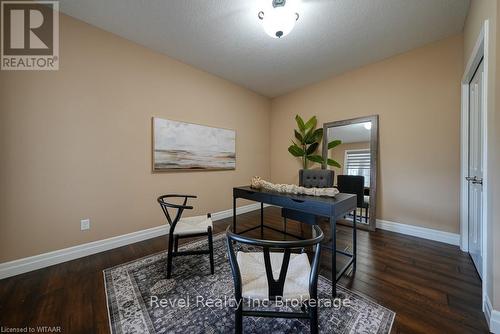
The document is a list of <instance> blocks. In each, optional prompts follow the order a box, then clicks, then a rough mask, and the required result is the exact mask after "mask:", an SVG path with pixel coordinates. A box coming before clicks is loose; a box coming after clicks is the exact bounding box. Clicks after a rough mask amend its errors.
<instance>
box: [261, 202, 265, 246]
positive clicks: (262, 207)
mask: <svg viewBox="0 0 500 334" xmlns="http://www.w3.org/2000/svg"><path fill="white" fill-rule="evenodd" d="M260 237H261V238H262V239H264V203H262V202H260Z"/></svg>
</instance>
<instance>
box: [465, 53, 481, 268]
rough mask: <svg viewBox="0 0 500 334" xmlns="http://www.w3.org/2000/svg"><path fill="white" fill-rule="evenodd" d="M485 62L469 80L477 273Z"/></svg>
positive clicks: (472, 249) (472, 243)
mask: <svg viewBox="0 0 500 334" xmlns="http://www.w3.org/2000/svg"><path fill="white" fill-rule="evenodd" d="M483 80H484V66H483V61H482V60H481V62H480V63H479V66H478V67H477V69H476V71H475V73H474V76H473V77H472V80H471V81H470V83H469V129H468V131H469V145H468V152H467V153H468V175H467V176H466V177H465V179H466V181H467V182H468V189H467V191H468V205H467V208H468V225H469V226H468V230H469V238H468V239H469V247H468V248H469V254H470V256H471V258H472V261H473V262H474V265H475V266H476V269H477V272H478V273H479V276H480V277H481V278H482V276H483V275H482V273H483V249H482V246H483V230H484V226H483V160H484V157H483V133H484V123H483V119H484V104H483V101H482V100H483V90H484V82H483Z"/></svg>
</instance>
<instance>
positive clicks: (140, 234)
mask: <svg viewBox="0 0 500 334" xmlns="http://www.w3.org/2000/svg"><path fill="white" fill-rule="evenodd" d="M258 209H260V203H253V204H250V205H245V206H240V207H238V208H237V209H236V214H237V215H240V214H243V213H247V212H250V211H254V210H258ZM232 216H233V210H232V209H230V210H224V211H220V212H215V213H213V214H212V220H213V221H217V220H221V219H224V218H229V217H232ZM166 234H168V229H167V225H166V224H165V225H160V226H156V227H152V228H148V229H146V230H141V231H137V232H132V233H128V234H124V235H119V236H116V237H111V238H107V239H103V240H98V241H92V242H88V243H85V244H81V245H77V246H73V247H68V248H64V249H60V250H56V251H52V252H48V253H43V254H39V255H35V256H30V257H25V258H22V259H18V260H13V261H9V262H4V263H0V279H3V278H7V277H11V276H15V275H19V274H23V273H26V272H29V271H33V270H37V269H41V268H45V267H48V266H52V265H55V264H58V263H62V262H66V261H71V260H74V259H78V258H81V257H84V256H88V255H92V254H96V253H100V252H104V251H107V250H110V249H113V248H118V247H122V246H126V245H129V244H133V243H136V242H139V241H143V240H147V239H151V238H156V237H159V236H162V235H166Z"/></svg>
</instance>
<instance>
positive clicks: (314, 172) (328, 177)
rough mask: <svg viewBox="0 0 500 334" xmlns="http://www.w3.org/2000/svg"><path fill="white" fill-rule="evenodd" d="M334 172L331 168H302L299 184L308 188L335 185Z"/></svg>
mask: <svg viewBox="0 0 500 334" xmlns="http://www.w3.org/2000/svg"><path fill="white" fill-rule="evenodd" d="M333 180H334V172H333V170H329V169H301V170H300V171H299V185H300V186H302V187H306V188H331V187H333Z"/></svg>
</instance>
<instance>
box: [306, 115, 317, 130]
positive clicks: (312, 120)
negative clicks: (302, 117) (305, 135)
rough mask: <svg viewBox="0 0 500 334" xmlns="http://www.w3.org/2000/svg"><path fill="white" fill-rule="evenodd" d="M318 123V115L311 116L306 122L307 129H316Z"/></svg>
mask: <svg viewBox="0 0 500 334" xmlns="http://www.w3.org/2000/svg"><path fill="white" fill-rule="evenodd" d="M317 123H318V120H317V118H316V116H313V117H311V118H309V120H308V121H307V123H306V124H305V128H306V129H309V128H311V129H315V128H316V124H317Z"/></svg>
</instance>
